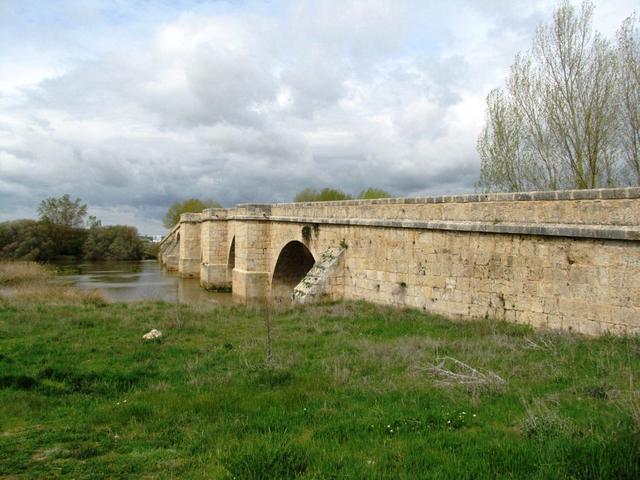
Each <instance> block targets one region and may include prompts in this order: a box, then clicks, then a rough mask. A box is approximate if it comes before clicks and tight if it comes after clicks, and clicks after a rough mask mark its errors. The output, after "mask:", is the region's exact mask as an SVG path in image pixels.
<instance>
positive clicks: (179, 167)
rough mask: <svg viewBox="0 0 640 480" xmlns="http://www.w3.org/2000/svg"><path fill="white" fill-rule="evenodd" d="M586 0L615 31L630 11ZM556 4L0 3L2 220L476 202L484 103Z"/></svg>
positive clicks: (623, 1)
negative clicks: (375, 201) (60, 211)
mask: <svg viewBox="0 0 640 480" xmlns="http://www.w3.org/2000/svg"><path fill="white" fill-rule="evenodd" d="M574 3H575V4H578V2H574ZM594 3H595V5H596V10H595V17H594V26H595V28H596V29H598V30H599V31H601V32H602V33H603V34H604V35H605V36H607V37H609V38H613V36H614V34H615V30H616V29H617V28H618V27H619V25H620V23H621V22H622V21H623V19H624V18H625V17H627V16H628V15H629V14H631V12H632V11H633V9H634V8H637V7H636V2H635V1H631V0H607V1H600V2H594ZM558 5H559V2H557V1H550V0H541V1H528V0H448V1H446V2H444V1H429V0H417V1H412V0H406V1H405V0H393V1H390V0H385V1H378V0H368V1H351V0H317V1H316V0H305V1H293V0H292V1H288V2H287V1H277V0H273V1H270V0H256V1H249V0H247V1H205V0H190V1H188V0H175V1H170V0H153V1H151V0H148V1H147V0H128V1H125V0H112V1H106V0H104V1H98V0H0V221H6V220H11V219H16V218H36V217H37V207H38V204H39V202H40V201H41V200H43V199H45V198H48V197H52V196H55V197H58V196H60V195H63V194H65V193H69V194H70V195H71V196H72V197H74V198H75V197H79V198H81V199H82V201H83V202H84V203H87V204H88V205H89V213H90V214H92V215H96V216H97V217H98V218H100V219H101V220H102V222H103V224H128V225H134V226H136V227H137V228H138V229H139V231H140V232H141V233H145V234H159V233H163V232H164V231H165V229H164V227H163V226H162V218H163V216H164V214H165V213H166V210H167V208H168V207H169V205H171V204H172V203H173V202H176V201H180V200H184V199H186V198H202V199H215V200H217V201H218V202H220V203H222V204H223V205H224V206H233V205H235V204H237V203H247V202H259V203H274V202H287V201H291V200H292V198H293V197H294V195H295V194H296V192H298V191H300V190H302V189H303V188H306V187H311V188H323V187H334V188H340V189H342V190H345V191H347V192H349V193H351V194H357V193H358V192H360V191H361V190H363V189H365V188H367V187H378V188H383V189H385V190H387V191H389V192H391V193H393V194H394V195H395V196H415V195H432V194H443V193H448V194H454V193H464V192H472V191H474V184H475V182H476V180H477V178H478V175H479V168H480V159H479V157H478V154H477V152H476V139H477V137H478V134H479V133H480V130H481V128H482V126H483V124H484V114H485V98H486V96H487V94H488V93H489V92H490V91H491V90H492V89H493V88H496V87H500V86H502V85H504V81H505V79H506V77H507V76H508V74H509V67H510V65H511V63H512V62H513V60H514V56H515V55H516V53H517V52H518V51H524V50H526V49H527V48H529V47H530V46H531V42H532V39H533V36H534V34H535V29H536V25H538V24H540V23H541V22H547V21H549V20H550V19H551V17H552V14H553V11H554V9H555V8H557V6H558Z"/></svg>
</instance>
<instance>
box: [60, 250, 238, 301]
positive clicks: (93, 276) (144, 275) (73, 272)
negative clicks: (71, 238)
mask: <svg viewBox="0 0 640 480" xmlns="http://www.w3.org/2000/svg"><path fill="white" fill-rule="evenodd" d="M56 269H57V270H58V275H59V277H60V278H62V279H64V281H65V282H66V281H70V282H72V283H73V284H74V285H75V286H76V287H78V288H82V289H86V290H98V291H99V292H100V293H102V294H103V295H104V296H105V297H106V298H107V299H108V300H110V301H112V302H135V301H139V300H164V301H166V302H172V303H175V302H177V301H178V302H180V303H189V304H208V305H215V304H231V303H233V300H232V297H231V294H230V293H220V292H208V291H206V290H205V289H203V288H201V287H200V283H199V280H197V279H186V278H180V277H178V275H177V274H175V273H169V272H167V271H166V270H164V269H162V268H161V267H160V264H159V263H158V262H157V261H156V260H144V261H140V262H83V263H70V264H58V265H56Z"/></svg>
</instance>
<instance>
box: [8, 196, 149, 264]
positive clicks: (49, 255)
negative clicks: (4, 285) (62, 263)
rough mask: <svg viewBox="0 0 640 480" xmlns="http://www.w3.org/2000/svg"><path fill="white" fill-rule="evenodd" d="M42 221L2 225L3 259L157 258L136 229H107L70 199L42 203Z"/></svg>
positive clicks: (28, 220) (107, 227)
mask: <svg viewBox="0 0 640 480" xmlns="http://www.w3.org/2000/svg"><path fill="white" fill-rule="evenodd" d="M38 215H39V218H38V220H30V219H22V220H14V221H9V222H3V223H0V258H1V259H11V260H18V259H19V260H33V261H42V262H44V261H51V260H55V259H59V258H65V257H66V258H69V257H71V258H76V259H78V258H84V259H86V260H140V259H142V258H145V257H147V256H153V253H152V250H153V248H152V246H151V245H150V244H145V242H143V241H142V240H141V239H140V237H139V236H138V231H137V229H136V228H134V227H131V226H128V225H109V226H103V225H102V223H101V222H100V220H98V219H97V218H96V217H93V216H90V217H89V218H88V219H86V221H85V218H86V217H87V205H86V204H83V203H82V201H81V200H80V199H79V198H76V199H75V200H72V199H71V198H70V196H69V195H63V196H62V197H59V198H53V197H52V198H47V199H45V200H43V201H42V202H40V205H39V207H38Z"/></svg>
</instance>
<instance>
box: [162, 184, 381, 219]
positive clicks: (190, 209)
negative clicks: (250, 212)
mask: <svg viewBox="0 0 640 480" xmlns="http://www.w3.org/2000/svg"><path fill="white" fill-rule="evenodd" d="M391 196H392V195H391V194H390V193H389V192H387V191H385V190H382V189H381V188H372V187H371V188H367V189H365V190H362V191H361V192H360V193H359V194H358V195H357V196H356V197H355V198H357V199H362V200H371V199H375V198H388V197H391ZM353 198H354V197H353V195H351V194H349V193H347V192H344V191H343V190H340V189H337V188H322V189H320V190H317V189H315V188H305V189H303V190H301V191H299V192H298V193H297V194H296V195H295V197H294V198H293V201H294V202H327V201H332V200H353ZM207 208H222V205H220V204H219V203H218V202H216V201H215V200H211V199H208V200H199V199H197V198H189V199H187V200H183V201H179V202H175V203H173V204H171V206H170V207H169V209H168V210H167V213H166V215H165V217H164V220H163V222H162V223H163V225H164V226H165V227H166V228H172V227H173V226H174V225H175V224H176V223H178V222H179V221H180V215H182V214H183V213H200V212H202V211H203V210H205V209H207Z"/></svg>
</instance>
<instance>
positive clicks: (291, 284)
mask: <svg viewBox="0 0 640 480" xmlns="http://www.w3.org/2000/svg"><path fill="white" fill-rule="evenodd" d="M315 262H316V261H315V259H314V258H313V254H312V253H311V251H310V250H309V249H308V248H307V247H306V245H305V244H304V243H302V242H299V241H298V240H293V241H291V242H289V243H287V244H286V245H285V246H284V247H283V248H282V250H281V251H280V255H278V261H277V262H276V266H275V268H274V269H273V277H272V278H271V298H272V300H274V301H276V302H286V301H288V300H292V298H293V289H294V288H295V286H296V285H297V284H298V283H300V280H302V279H303V278H304V276H305V275H306V274H307V273H308V272H309V270H311V267H313V264H314V263H315Z"/></svg>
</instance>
